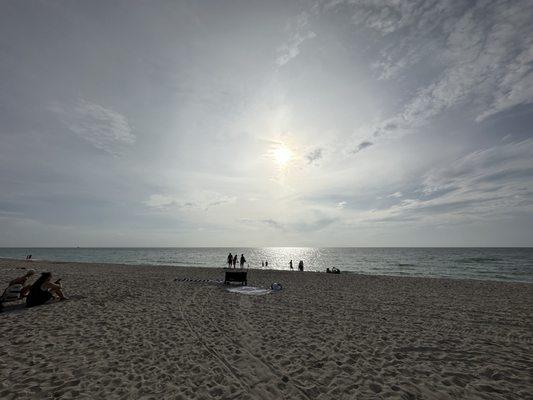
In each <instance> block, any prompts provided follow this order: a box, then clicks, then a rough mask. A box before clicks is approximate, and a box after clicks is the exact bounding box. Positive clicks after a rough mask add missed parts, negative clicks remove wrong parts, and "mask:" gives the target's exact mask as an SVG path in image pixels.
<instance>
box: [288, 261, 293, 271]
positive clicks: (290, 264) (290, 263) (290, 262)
mask: <svg viewBox="0 0 533 400" xmlns="http://www.w3.org/2000/svg"><path fill="white" fill-rule="evenodd" d="M289 267H290V268H291V271H292V270H293V269H294V268H292V260H291V261H289Z"/></svg>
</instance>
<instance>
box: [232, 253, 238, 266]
mask: <svg viewBox="0 0 533 400" xmlns="http://www.w3.org/2000/svg"><path fill="white" fill-rule="evenodd" d="M236 265H237V254H235V256H234V257H233V268H235V266H236Z"/></svg>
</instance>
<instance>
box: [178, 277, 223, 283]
mask: <svg viewBox="0 0 533 400" xmlns="http://www.w3.org/2000/svg"><path fill="white" fill-rule="evenodd" d="M174 282H196V283H223V282H224V281H223V280H222V279H193V278H176V279H174Z"/></svg>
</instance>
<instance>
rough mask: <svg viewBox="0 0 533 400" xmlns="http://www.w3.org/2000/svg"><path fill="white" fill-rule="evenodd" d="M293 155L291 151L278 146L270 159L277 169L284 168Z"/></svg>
mask: <svg viewBox="0 0 533 400" xmlns="http://www.w3.org/2000/svg"><path fill="white" fill-rule="evenodd" d="M293 157H294V156H293V153H292V151H291V149H289V148H287V147H285V146H283V145H280V146H279V147H276V148H275V149H273V150H272V159H273V160H274V162H275V163H276V164H278V166H279V167H285V166H286V165H287V164H288V163H289V162H290V161H291V160H292V159H293Z"/></svg>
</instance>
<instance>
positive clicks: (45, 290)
mask: <svg viewBox="0 0 533 400" xmlns="http://www.w3.org/2000/svg"><path fill="white" fill-rule="evenodd" d="M51 280H52V274H51V273H50V272H43V273H42V274H41V276H40V277H39V279H37V280H36V281H35V283H34V284H33V285H31V288H30V292H29V293H28V297H27V298H26V307H35V306H39V305H41V304H44V303H46V302H47V301H48V300H50V299H53V298H54V297H56V296H57V297H58V298H59V300H67V298H66V297H65V295H64V294H63V290H62V287H61V284H60V283H59V281H60V280H57V281H56V282H55V283H52V282H50V281H51Z"/></svg>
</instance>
